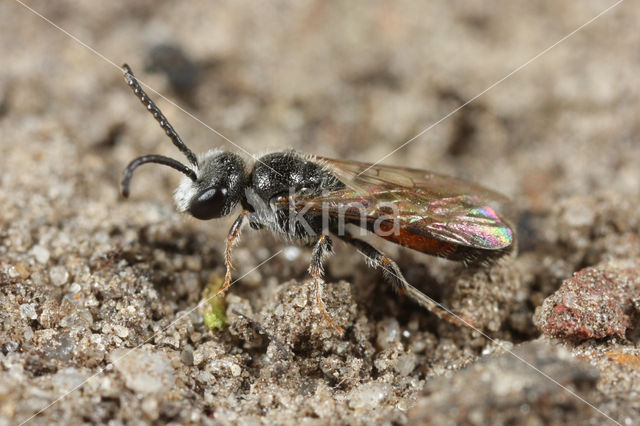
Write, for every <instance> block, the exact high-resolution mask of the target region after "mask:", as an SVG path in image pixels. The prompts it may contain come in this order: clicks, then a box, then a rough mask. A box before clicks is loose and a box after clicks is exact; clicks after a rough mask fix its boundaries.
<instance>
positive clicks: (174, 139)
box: [122, 64, 198, 177]
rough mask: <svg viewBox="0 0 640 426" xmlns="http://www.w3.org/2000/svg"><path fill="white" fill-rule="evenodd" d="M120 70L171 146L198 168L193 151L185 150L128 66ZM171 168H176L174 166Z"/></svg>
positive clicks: (182, 143)
mask: <svg viewBox="0 0 640 426" xmlns="http://www.w3.org/2000/svg"><path fill="white" fill-rule="evenodd" d="M122 69H123V70H124V79H125V80H126V81H127V84H128V85H129V87H131V89H132V90H133V93H134V94H135V95H136V96H137V97H138V99H140V102H142V104H143V105H144V106H145V107H147V110H148V111H149V112H150V113H151V114H152V115H153V118H155V119H156V121H157V122H158V123H159V124H160V127H162V129H163V130H164V132H165V133H166V135H167V136H169V138H170V139H171V142H173V144H174V145H175V146H176V147H178V149H179V150H180V152H182V153H183V154H184V155H185V156H186V157H187V159H188V160H189V162H190V163H191V164H193V165H194V166H195V167H198V159H197V158H196V155H195V154H194V153H193V151H191V150H190V149H189V148H187V145H185V144H184V142H182V139H181V138H180V136H178V133H177V132H176V131H175V130H174V129H173V126H172V125H171V124H169V120H167V118H166V117H165V116H164V114H163V113H162V111H160V108H158V107H157V106H156V104H155V103H153V101H152V100H151V98H150V97H149V95H147V94H146V93H145V91H144V90H142V86H140V83H138V80H136V77H135V76H134V75H133V71H131V68H130V67H129V65H127V64H124V65H122ZM140 158H143V157H140ZM165 158H166V157H165ZM134 161H136V160H134ZM163 161H165V160H163ZM174 161H175V160H174ZM141 164H142V163H141ZM161 164H166V165H167V166H169V164H168V163H166V162H162V163H161ZM178 164H180V163H178ZM171 167H173V168H176V167H175V166H171ZM177 170H180V169H177ZM181 171H182V170H181ZM189 177H190V176H189Z"/></svg>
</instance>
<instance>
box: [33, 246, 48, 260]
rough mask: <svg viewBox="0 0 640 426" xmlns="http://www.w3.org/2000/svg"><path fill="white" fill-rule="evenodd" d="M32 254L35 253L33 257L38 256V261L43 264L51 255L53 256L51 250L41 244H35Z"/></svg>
mask: <svg viewBox="0 0 640 426" xmlns="http://www.w3.org/2000/svg"><path fill="white" fill-rule="evenodd" d="M31 254H33V257H35V258H36V261H37V262H38V263H41V264H43V265H44V264H45V263H47V262H48V261H49V257H50V256H51V254H50V253H49V250H47V249H46V248H44V247H42V246H40V245H37V246H33V248H32V249H31Z"/></svg>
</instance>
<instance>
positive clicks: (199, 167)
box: [122, 64, 514, 334]
mask: <svg viewBox="0 0 640 426" xmlns="http://www.w3.org/2000/svg"><path fill="white" fill-rule="evenodd" d="M123 68H124V77H125V80H126V81H127V84H128V85H129V86H130V87H131V88H132V89H133V92H134V93H135V94H136V96H137V97H138V98H139V99H140V101H141V102H142V104H143V105H144V106H145V107H146V108H147V110H148V111H149V112H151V113H152V114H153V116H154V117H155V119H156V120H157V121H158V123H160V126H161V127H162V128H163V129H164V131H165V133H166V134H167V136H169V138H170V139H171V141H172V142H173V144H174V145H175V146H176V147H178V149H179V150H180V151H182V153H183V154H184V155H185V156H186V157H187V160H188V161H189V163H190V165H189V166H187V165H184V164H182V163H180V162H179V161H177V160H175V159H173V158H168V157H164V156H161V155H145V156H142V157H139V158H136V159H135V160H133V161H132V162H131V163H130V164H129V165H128V166H127V168H126V169H125V171H124V178H123V180H122V194H123V195H124V196H125V197H127V196H128V195H129V182H130V180H131V177H132V174H133V171H134V170H135V169H136V168H137V167H138V166H140V165H142V164H145V163H158V164H164V165H166V166H169V167H172V168H174V169H176V170H178V171H180V172H181V173H183V174H184V175H186V178H185V179H184V180H183V181H182V183H181V184H180V185H179V186H178V188H177V189H176V191H175V194H174V199H175V202H176V205H177V207H178V210H179V211H181V212H187V213H189V214H190V215H192V216H193V217H195V218H197V219H201V220H208V219H215V218H220V217H223V216H227V215H229V214H231V213H232V212H233V211H234V210H236V209H237V208H238V207H239V209H238V210H240V213H239V215H238V217H237V219H236V220H235V222H234V223H233V225H232V226H231V229H230V230H229V234H228V236H227V241H226V249H225V266H226V274H225V282H224V285H223V287H222V289H221V291H222V292H224V291H225V290H226V289H227V288H228V286H229V284H230V282H231V248H232V247H233V244H234V242H235V241H236V240H237V239H238V236H239V235H240V230H241V227H242V225H243V224H244V223H245V221H248V222H249V223H250V225H251V226H252V227H253V228H255V229H261V228H266V229H269V230H270V231H272V232H275V233H277V234H280V235H283V236H286V237H288V238H290V239H291V240H293V241H295V242H298V243H302V244H306V245H311V246H313V252H312V256H311V264H310V266H309V273H310V274H311V277H312V278H313V283H314V287H315V294H316V301H317V304H318V306H319V308H320V310H321V312H322V314H323V315H324V317H325V318H326V319H327V321H328V322H329V323H330V324H331V325H333V327H335V328H336V330H338V332H339V333H340V334H342V333H343V330H342V329H341V328H340V327H338V326H337V325H336V324H335V323H334V322H333V320H332V319H331V317H330V316H329V315H328V314H327V312H326V310H325V308H324V305H323V303H322V297H321V290H322V269H323V262H324V260H325V259H326V257H327V256H328V255H329V254H330V253H331V252H332V240H331V237H330V235H335V236H336V237H337V238H339V239H341V240H343V241H345V242H346V243H348V244H350V245H352V246H354V247H355V248H356V249H358V250H359V251H360V252H361V253H362V254H363V255H364V256H365V257H366V258H367V260H368V261H369V263H370V264H371V265H372V266H373V267H376V268H381V269H382V270H383V272H384V273H385V276H386V277H387V278H388V279H389V281H391V283H392V284H393V285H394V286H395V288H396V289H397V290H398V291H399V292H400V293H402V294H407V295H408V296H410V297H411V298H412V299H414V300H415V301H416V302H417V303H419V304H420V305H422V306H424V307H426V308H427V309H429V310H430V311H431V312H433V313H435V314H436V315H438V316H439V317H441V318H444V319H447V320H449V321H452V322H456V323H460V321H459V320H458V319H457V318H455V317H454V316H452V315H451V314H449V313H448V312H446V311H445V310H443V309H441V308H439V307H438V306H437V304H436V302H434V301H433V300H432V299H430V298H429V297H427V296H426V295H424V294H423V293H421V292H420V291H419V290H417V289H416V288H415V287H413V286H412V285H410V284H409V283H408V282H407V280H406V279H405V278H404V277H403V275H402V272H401V271H400V269H399V268H398V266H397V265H396V263H395V262H394V261H393V260H391V259H390V258H388V257H387V256H385V255H384V254H383V253H381V252H380V251H379V250H377V249H376V248H374V247H373V246H371V245H370V244H369V243H367V242H365V241H363V240H361V239H359V238H357V237H356V236H355V235H354V234H353V231H352V230H349V229H347V228H346V227H347V226H349V227H350V228H354V227H355V229H360V230H362V231H367V232H372V233H374V234H376V235H378V236H380V237H382V238H384V239H386V240H389V241H392V242H394V243H396V244H400V245H402V246H405V247H408V248H411V249H414V250H417V251H420V252H423V253H427V254H431V255H435V256H440V257H445V258H448V259H452V260H462V261H474V260H487V259H493V258H497V257H500V256H502V255H504V254H505V253H507V252H509V251H510V250H511V248H512V246H513V240H514V235H513V231H512V229H511V228H510V226H509V225H508V224H507V222H506V221H504V220H503V219H501V218H500V216H498V214H497V213H496V212H495V211H494V210H493V208H492V207H490V206H489V204H491V203H494V202H504V201H505V198H504V197H503V196H502V195H500V194H497V193H495V192H493V191H490V190H488V189H485V188H483V187H481V186H479V185H475V184H473V183H470V182H465V181H462V180H458V179H455V178H451V177H447V176H443V175H438V174H435V173H432V172H427V171H424V170H417V169H409V168H403V167H390V166H382V165H371V164H368V163H359V162H351V161H343V160H335V159H330V158H324V157H318V156H312V155H303V154H299V153H296V152H294V151H285V152H277V153H272V154H267V155H264V156H262V157H260V158H257V159H256V161H255V163H254V164H253V166H252V167H248V166H247V164H246V163H245V161H244V160H243V159H242V158H241V157H240V156H238V155H236V154H234V153H231V152H225V151H222V150H218V149H216V150H212V151H209V152H207V153H205V154H203V155H200V156H196V155H195V154H194V153H193V152H192V151H191V150H190V149H189V148H187V146H186V145H185V144H184V142H183V141H182V140H181V139H180V136H178V134H177V133H176V131H175V130H174V129H173V127H172V126H171V124H169V122H168V121H167V119H166V118H165V116H164V115H163V114H162V112H161V111H160V109H158V107H157V106H156V105H155V104H154V103H153V101H152V100H151V99H150V98H149V97H148V96H147V94H146V93H145V92H144V91H143V90H142V88H141V87H140V84H139V83H138V81H137V80H136V78H135V77H134V75H133V72H132V71H131V69H130V68H129V67H128V66H127V65H126V64H125V65H124V66H123Z"/></svg>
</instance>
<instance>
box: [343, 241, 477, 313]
mask: <svg viewBox="0 0 640 426" xmlns="http://www.w3.org/2000/svg"><path fill="white" fill-rule="evenodd" d="M340 238H342V240H343V241H345V242H346V243H348V244H351V245H352V246H354V247H355V248H356V249H357V250H358V251H359V252H360V253H362V254H363V255H364V257H365V258H366V259H367V263H369V265H370V266H372V267H374V268H380V269H382V272H383V273H384V276H385V278H386V279H387V281H389V282H391V284H392V285H393V286H394V288H395V289H396V290H397V291H398V292H399V293H401V294H405V295H407V296H409V297H410V298H411V299H413V300H414V301H415V302H416V303H417V304H419V305H420V306H422V307H424V308H426V309H427V310H429V312H431V313H432V314H434V315H436V316H437V317H438V318H441V319H443V320H446V321H449V322H451V323H453V324H456V325H459V326H465V325H466V326H470V325H471V326H475V324H474V322H473V320H471V319H468V318H462V317H460V316H458V315H455V314H454V313H453V312H451V311H449V310H447V309H445V308H444V307H442V305H440V304H439V303H437V302H436V301H435V300H433V299H432V298H430V297H429V296H427V295H426V294H424V293H422V292H421V291H420V290H418V289H417V288H415V287H414V286H412V285H411V284H409V283H408V282H407V280H406V279H405V278H404V275H402V271H401V270H400V268H399V267H398V265H397V264H396V262H394V261H393V260H391V259H390V258H388V257H387V256H386V255H384V254H383V253H382V252H380V251H379V250H378V249H376V248H375V247H373V246H372V245H371V244H369V243H367V242H366V241H363V240H360V239H358V238H354V237H353V236H351V235H349V234H346V235H344V236H342V237H340Z"/></svg>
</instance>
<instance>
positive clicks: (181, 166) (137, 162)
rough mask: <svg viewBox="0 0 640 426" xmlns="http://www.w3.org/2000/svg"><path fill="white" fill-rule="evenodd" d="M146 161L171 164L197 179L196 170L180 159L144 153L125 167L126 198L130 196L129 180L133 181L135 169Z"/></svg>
mask: <svg viewBox="0 0 640 426" xmlns="http://www.w3.org/2000/svg"><path fill="white" fill-rule="evenodd" d="M145 163H157V164H164V165H165V166H169V167H171V168H174V169H176V170H177V171H179V172H182V173H184V174H185V175H187V176H188V177H189V178H190V179H191V180H192V181H194V182H195V181H196V179H198V177H197V176H196V172H194V171H193V170H192V169H190V168H189V167H187V166H185V165H184V164H182V163H181V162H179V161H178V160H174V159H173V158H169V157H165V156H164V155H143V156H142V157H138V158H136V159H135V160H133V161H132V162H131V163H129V165H128V166H127V168H126V169H124V177H123V178H122V195H123V196H124V197H125V198H126V197H128V196H129V182H131V176H133V171H134V170H135V169H137V168H138V166H141V165H143V164H145Z"/></svg>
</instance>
